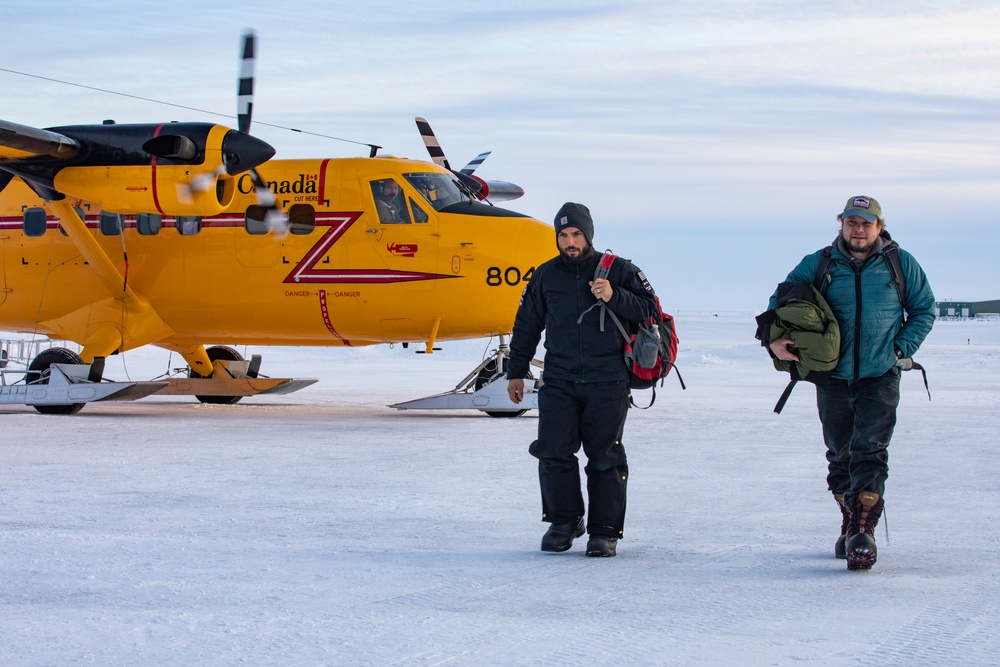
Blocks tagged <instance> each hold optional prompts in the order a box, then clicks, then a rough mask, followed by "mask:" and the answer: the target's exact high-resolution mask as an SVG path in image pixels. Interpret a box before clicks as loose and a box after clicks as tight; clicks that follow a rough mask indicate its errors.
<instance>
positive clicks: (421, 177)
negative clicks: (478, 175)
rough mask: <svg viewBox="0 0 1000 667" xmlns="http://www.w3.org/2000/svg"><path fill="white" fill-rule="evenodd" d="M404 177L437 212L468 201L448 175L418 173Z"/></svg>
mask: <svg viewBox="0 0 1000 667" xmlns="http://www.w3.org/2000/svg"><path fill="white" fill-rule="evenodd" d="M403 176H404V178H406V180H407V181H409V182H410V185H412V186H413V187H414V188H416V190H417V192H419V193H420V194H421V195H423V197H424V199H426V200H427V201H428V203H429V204H430V205H431V206H433V207H434V210H435V211H440V210H441V209H443V208H444V207H445V206H449V205H451V204H455V203H457V202H460V201H465V200H466V199H468V197H466V196H465V195H463V194H462V191H461V190H460V189H459V188H458V184H457V183H455V181H454V180H453V179H452V178H451V177H450V176H447V175H446V174H441V173H437V172H433V171H418V172H414V173H410V174H403Z"/></svg>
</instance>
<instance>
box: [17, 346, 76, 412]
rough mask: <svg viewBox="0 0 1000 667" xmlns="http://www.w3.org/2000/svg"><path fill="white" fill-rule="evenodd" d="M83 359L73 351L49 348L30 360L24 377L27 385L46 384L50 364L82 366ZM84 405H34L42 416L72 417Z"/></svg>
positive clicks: (62, 348)
mask: <svg viewBox="0 0 1000 667" xmlns="http://www.w3.org/2000/svg"><path fill="white" fill-rule="evenodd" d="M82 363H83V359H81V358H80V355H79V354H77V353H76V352H74V351H73V350H67V349H66V348H65V347H51V348H49V349H47V350H45V351H44V352H42V353H41V354H39V355H38V356H37V357H35V358H34V359H32V360H31V364H29V365H28V373H27V374H26V375H25V376H24V377H25V381H26V382H27V383H28V384H48V383H49V372H50V371H49V366H51V365H52V364H82ZM84 405H86V404H85V403H68V404H66V405H34V406H32V407H33V408H35V410H37V411H38V412H41V413H42V414H43V415H74V414H76V413H77V412H79V411H80V410H82V409H83V406H84Z"/></svg>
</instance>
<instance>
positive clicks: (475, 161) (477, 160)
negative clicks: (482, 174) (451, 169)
mask: <svg viewBox="0 0 1000 667" xmlns="http://www.w3.org/2000/svg"><path fill="white" fill-rule="evenodd" d="M492 152H493V151H485V152H483V153H480V154H479V155H477V156H476V157H474V158H472V161H471V162H469V164H467V165H465V166H464V167H462V169H461V170H460V171H461V173H463V174H465V175H466V176H472V172H474V171H475V170H476V169H477V168H478V167H479V165H481V164H482V163H483V161H484V160H485V159H486V158H488V157H489V156H490V153H492Z"/></svg>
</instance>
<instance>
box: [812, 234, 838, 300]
mask: <svg viewBox="0 0 1000 667" xmlns="http://www.w3.org/2000/svg"><path fill="white" fill-rule="evenodd" d="M832 253H833V246H832V245H828V246H827V247H825V248H823V254H821V255H820V256H819V264H817V265H816V275H815V277H813V287H815V288H816V289H817V290H819V293H820V294H826V288H827V287H828V286H829V285H830V281H831V280H832V279H831V278H830V265H831V264H833V254H832Z"/></svg>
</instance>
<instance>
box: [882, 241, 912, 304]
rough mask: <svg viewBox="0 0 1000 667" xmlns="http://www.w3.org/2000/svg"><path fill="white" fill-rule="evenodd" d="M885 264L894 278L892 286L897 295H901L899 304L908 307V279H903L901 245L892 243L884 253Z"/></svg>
mask: <svg viewBox="0 0 1000 667" xmlns="http://www.w3.org/2000/svg"><path fill="white" fill-rule="evenodd" d="M882 256H883V257H885V263H886V265H887V266H888V267H889V274H890V275H891V276H892V284H893V285H895V286H896V294H898V295H899V302H900V303H901V304H903V305H904V306H905V305H906V278H904V277H903V263H902V262H901V261H900V259H899V244H898V243H896V242H895V241H892V242H890V243H889V244H888V245H887V246H886V247H885V250H883V251H882Z"/></svg>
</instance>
